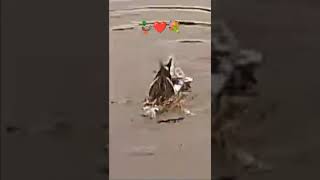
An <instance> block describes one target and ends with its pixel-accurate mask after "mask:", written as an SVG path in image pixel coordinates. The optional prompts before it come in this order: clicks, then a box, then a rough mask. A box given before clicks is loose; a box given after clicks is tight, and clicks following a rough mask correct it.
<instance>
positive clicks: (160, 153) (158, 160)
mask: <svg viewBox="0 0 320 180" xmlns="http://www.w3.org/2000/svg"><path fill="white" fill-rule="evenodd" d="M210 2H211V1H208V0H206V1H204V0H202V1H190V0H186V1H175V2H174V4H173V3H172V2H171V1H159V0H153V1H152V0H151V1H145V0H135V1H119V0H118V1H111V2H110V18H109V20H110V30H109V33H110V34H109V37H110V62H109V64H110V68H109V69H110V71H109V72H110V74H109V77H110V79H109V82H110V85H109V86H110V94H109V97H110V100H115V101H118V100H121V99H125V98H127V99H130V100H131V101H130V103H123V104H116V103H115V104H110V118H109V123H110V124H109V127H110V129H109V133H110V136H109V137H110V140H109V142H110V146H109V147H110V150H109V157H110V161H109V162H110V179H150V178H153V179H154V178H161V179H173V178H175V179H179V178H182V179H186V178H189V179H190V178H191V179H192V178H193V179H210V177H211V153H210V152H211V149H210V148H211V105H210V99H211V80H210V78H211V64H210V63H211V57H210V56H211V41H210V39H211V26H210V25H211V14H210V11H211V10H210ZM150 7H151V8H150ZM194 7H196V8H194ZM199 7H200V8H199ZM142 20H146V21H148V22H150V23H152V22H153V21H157V20H158V21H169V20H180V21H183V22H187V23H185V24H181V26H180V32H179V33H176V32H171V31H169V30H168V29H166V30H165V31H164V32H162V33H158V32H155V31H150V32H149V33H148V34H147V35H146V34H144V33H143V32H142V31H141V27H139V23H140V22H141V21H142ZM197 23H198V24H197ZM169 55H174V57H175V59H176V62H177V65H178V66H180V67H182V69H183V70H184V72H185V73H186V75H187V76H191V77H193V78H194V82H193V84H192V85H193V87H192V90H193V92H192V94H191V96H194V99H193V100H192V101H190V105H189V107H188V108H189V109H190V110H191V111H192V112H194V113H195V114H196V116H193V117H186V118H185V119H184V120H183V121H181V122H179V123H175V124H157V123H156V122H155V121H154V120H150V119H146V118H143V117H141V116H140V114H141V106H142V103H141V102H142V101H143V99H144V98H145V96H146V94H147V90H148V86H149V84H150V83H151V81H152V79H153V76H154V74H153V71H154V70H157V69H158V62H159V60H162V61H166V60H167V58H168V56H169ZM146 147H152V152H149V151H150V150H148V152H143V151H144V150H143V149H146ZM133 149H134V150H133ZM136 149H139V151H141V152H135V151H136ZM147 149H148V148H147ZM131 151H134V152H131ZM135 154H139V156H135ZM144 155H145V156H144Z"/></svg>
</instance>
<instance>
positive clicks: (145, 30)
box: [140, 20, 151, 34]
mask: <svg viewBox="0 0 320 180" xmlns="http://www.w3.org/2000/svg"><path fill="white" fill-rule="evenodd" d="M140 25H142V26H141V29H142V31H143V33H144V34H148V32H149V31H150V30H151V26H147V21H145V20H143V21H142V23H141V24H140Z"/></svg>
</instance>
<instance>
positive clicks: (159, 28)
mask: <svg viewBox="0 0 320 180" xmlns="http://www.w3.org/2000/svg"><path fill="white" fill-rule="evenodd" d="M166 26H167V23H166V22H158V21H157V22H154V24H153V27H154V28H155V29H156V30H157V31H158V32H159V33H161V32H162V31H163V30H164V29H166Z"/></svg>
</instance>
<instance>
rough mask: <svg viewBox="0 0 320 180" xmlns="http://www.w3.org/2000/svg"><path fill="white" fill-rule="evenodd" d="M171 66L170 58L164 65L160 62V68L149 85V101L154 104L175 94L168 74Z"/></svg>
mask: <svg viewBox="0 0 320 180" xmlns="http://www.w3.org/2000/svg"><path fill="white" fill-rule="evenodd" d="M171 68H172V58H170V59H169V62H168V63H167V64H166V65H164V64H163V63H162V62H160V70H159V71H158V73H157V75H156V76H155V78H154V80H153V82H152V83H151V85H150V89H149V102H155V104H158V105H159V104H161V103H163V102H164V101H165V100H168V99H169V98H171V97H172V96H173V95H174V94H175V91H174V88H173V83H172V76H171V74H170V70H171Z"/></svg>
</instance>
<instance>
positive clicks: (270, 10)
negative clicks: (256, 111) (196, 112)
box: [213, 0, 320, 180]
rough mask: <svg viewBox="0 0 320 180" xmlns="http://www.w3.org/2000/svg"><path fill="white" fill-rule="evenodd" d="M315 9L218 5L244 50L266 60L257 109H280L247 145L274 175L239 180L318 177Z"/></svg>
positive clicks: (267, 0) (251, 1)
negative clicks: (251, 49)
mask: <svg viewBox="0 0 320 180" xmlns="http://www.w3.org/2000/svg"><path fill="white" fill-rule="evenodd" d="M317 4H318V3H317V2H316V1H306V2H302V1H286V0H282V1H275V0H262V1H255V0H244V1H231V0H224V1H219V2H218V3H217V18H221V19H224V20H225V21H226V22H227V24H228V25H229V26H230V27H231V29H232V30H233V31H234V32H235V33H236V35H237V38H238V39H239V41H240V44H241V45H242V47H246V48H253V49H257V50H259V51H262V53H263V54H264V56H265V58H266V59H265V61H266V62H265V64H264V65H263V67H262V69H261V71H260V73H259V79H260V82H259V83H260V89H261V93H262V97H261V98H260V99H259V103H257V105H256V106H259V107H262V106H265V105H268V104H273V103H275V104H276V107H277V108H276V109H275V111H273V112H271V113H269V114H268V115H267V119H266V120H265V121H264V122H262V123H260V124H259V125H257V126H255V127H254V132H251V136H253V137H255V139H256V141H251V142H248V143H247V144H246V146H247V147H248V148H251V150H253V152H255V153H257V154H259V155H260V156H262V158H263V159H264V160H265V161H266V162H268V163H270V164H271V165H272V166H273V167H274V169H273V171H271V172H269V173H264V174H262V173H257V174H249V175H243V176H242V177H241V178H240V179H246V180H250V179H259V180H270V179H291V180H295V179H297V180H298V179H306V178H311V177H312V178H315V179H318V178H316V177H319V171H318V170H319V166H318V165H317V164H318V162H319V160H320V156H319V149H320V143H319V139H318V137H319V130H318V127H319V126H318V125H319V111H318V104H319V100H320V99H319V98H320V97H319V92H320V86H319V80H318V79H317V77H319V70H318V67H319V62H318V60H319V59H318V58H316V57H315V56H317V54H318V53H319V52H318V51H319V50H318V48H317V45H318V42H319V37H318V35H316V34H318V32H319V30H320V29H319V28H320V24H319V21H318V17H319V16H320V12H319V9H318V8H316V5H317ZM213 156H214V155H213ZM217 166H218V167H219V165H217Z"/></svg>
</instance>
